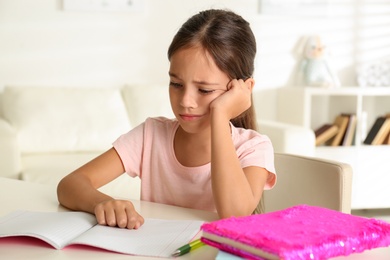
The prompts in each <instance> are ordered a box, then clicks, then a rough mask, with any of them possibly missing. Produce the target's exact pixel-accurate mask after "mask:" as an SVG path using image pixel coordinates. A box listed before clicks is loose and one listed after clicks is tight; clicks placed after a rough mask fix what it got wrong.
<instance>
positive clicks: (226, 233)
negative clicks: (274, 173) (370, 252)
mask: <svg viewBox="0 0 390 260" xmlns="http://www.w3.org/2000/svg"><path fill="white" fill-rule="evenodd" d="M201 230H202V231H203V234H202V237H201V240H202V241H203V242H204V243H206V244H208V245H211V246H214V247H217V248H219V249H221V250H224V251H227V252H229V253H232V254H235V255H239V256H242V257H244V258H247V259H285V260H295V259H329V258H331V257H336V256H342V255H344V256H346V255H349V254H352V253H358V252H362V251H364V250H367V249H372V248H377V247H386V246H389V245H390V223H387V222H384V221H381V220H378V219H373V218H371V219H369V218H364V217H359V216H354V215H350V214H345V213H341V212H339V211H335V210H330V209H326V208H321V207H314V206H308V205H299V206H295V207H291V208H288V209H285V210H280V211H275V212H270V213H266V214H258V215H251V216H247V217H231V218H227V219H221V220H217V221H213V222H209V223H204V224H203V225H202V227H201Z"/></svg>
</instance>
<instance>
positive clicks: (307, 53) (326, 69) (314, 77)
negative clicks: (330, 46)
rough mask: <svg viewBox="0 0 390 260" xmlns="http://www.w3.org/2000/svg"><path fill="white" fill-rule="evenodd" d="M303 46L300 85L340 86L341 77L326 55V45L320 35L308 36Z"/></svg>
mask: <svg viewBox="0 0 390 260" xmlns="http://www.w3.org/2000/svg"><path fill="white" fill-rule="evenodd" d="M302 46H303V48H301V60H300V64H299V66H298V71H297V72H298V82H297V83H298V85H300V86H315V87H338V86H340V82H339V79H338V77H337V75H336V73H335V72H334V71H333V70H332V68H331V66H330V64H329V60H328V59H327V57H326V54H327V53H326V52H325V46H324V45H323V44H322V42H321V39H320V37H319V36H317V35H315V36H308V37H306V40H305V42H304V44H303V45H302Z"/></svg>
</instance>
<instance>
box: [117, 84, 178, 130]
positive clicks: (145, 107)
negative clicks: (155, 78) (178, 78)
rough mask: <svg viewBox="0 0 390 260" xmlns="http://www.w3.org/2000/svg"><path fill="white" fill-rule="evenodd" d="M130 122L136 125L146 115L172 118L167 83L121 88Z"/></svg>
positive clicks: (143, 119) (146, 116)
mask: <svg viewBox="0 0 390 260" xmlns="http://www.w3.org/2000/svg"><path fill="white" fill-rule="evenodd" d="M122 92H123V98H124V100H125V103H126V107H127V113H128V114H129V119H130V123H131V124H132V125H133V126H136V125H138V124H140V123H142V122H143V121H145V119H146V118H148V117H155V116H165V117H168V118H174V114H173V112H172V109H171V103H170V101H169V90H168V84H167V85H158V84H157V85H127V86H125V87H124V88H123V90H122Z"/></svg>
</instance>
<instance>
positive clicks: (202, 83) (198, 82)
mask: <svg viewBox="0 0 390 260" xmlns="http://www.w3.org/2000/svg"><path fill="white" fill-rule="evenodd" d="M169 76H170V77H173V78H177V79H180V78H179V77H178V76H177V75H176V74H175V73H172V72H169ZM193 82H194V83H195V84H199V85H206V86H219V85H220V84H219V83H213V82H207V81H203V80H199V81H198V80H195V81H193Z"/></svg>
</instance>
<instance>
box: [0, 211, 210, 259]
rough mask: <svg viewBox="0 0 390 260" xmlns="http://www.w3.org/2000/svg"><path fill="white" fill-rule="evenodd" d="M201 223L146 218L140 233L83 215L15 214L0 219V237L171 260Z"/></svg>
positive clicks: (138, 230)
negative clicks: (87, 247) (27, 237)
mask: <svg viewBox="0 0 390 260" xmlns="http://www.w3.org/2000/svg"><path fill="white" fill-rule="evenodd" d="M202 223H203V221H198V220H164V219H152V218H145V223H144V224H143V225H142V226H141V227H140V228H139V229H133V230H130V229H121V228H117V227H109V226H102V225H97V222H96V218H95V216H94V215H91V214H88V213H85V212H34V211H15V212H12V213H10V214H8V215H6V216H3V217H1V218H0V245H1V237H18V236H29V237H35V238H38V239H41V240H43V241H45V242H46V243H48V244H50V245H51V246H52V247H53V248H55V249H62V248H64V247H67V246H69V245H86V246H92V247H97V248H101V249H105V250H109V251H113V252H117V253H123V254H130V255H139V256H153V257H170V256H171V254H172V253H173V252H174V251H175V250H176V249H177V248H179V247H181V246H182V245H184V244H187V243H188V242H189V241H190V240H191V239H192V238H194V237H195V235H196V234H197V233H198V232H199V229H200V226H201V224H202Z"/></svg>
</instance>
